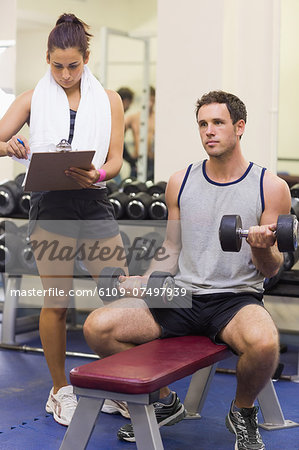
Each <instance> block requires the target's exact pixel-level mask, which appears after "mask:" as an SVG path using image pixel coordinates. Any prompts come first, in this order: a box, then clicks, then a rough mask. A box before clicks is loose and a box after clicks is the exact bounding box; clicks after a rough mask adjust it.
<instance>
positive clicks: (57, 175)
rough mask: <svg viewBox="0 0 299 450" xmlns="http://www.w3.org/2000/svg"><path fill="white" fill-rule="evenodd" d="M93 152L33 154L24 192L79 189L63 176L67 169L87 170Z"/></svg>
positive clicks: (72, 181) (71, 180) (73, 182)
mask: <svg viewBox="0 0 299 450" xmlns="http://www.w3.org/2000/svg"><path fill="white" fill-rule="evenodd" d="M94 154H95V150H83V151H61V152H34V153H33V154H32V156H31V160H30V163H29V168H28V172H27V177H26V180H25V186H24V191H27V192H35V191H58V190H59V191H60V190H74V189H81V187H80V186H79V185H78V183H76V182H75V181H74V180H73V179H71V178H70V177H67V176H66V175H65V170H66V169H68V168H69V167H80V168H81V169H87V170H88V169H89V168H90V165H91V161H92V158H93V156H94Z"/></svg>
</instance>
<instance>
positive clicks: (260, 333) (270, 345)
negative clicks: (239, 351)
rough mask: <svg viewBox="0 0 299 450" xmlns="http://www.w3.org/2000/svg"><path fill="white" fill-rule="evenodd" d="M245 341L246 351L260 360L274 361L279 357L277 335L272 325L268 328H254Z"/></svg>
mask: <svg viewBox="0 0 299 450" xmlns="http://www.w3.org/2000/svg"><path fill="white" fill-rule="evenodd" d="M252 331H253V332H252V333H251V334H250V337H249V339H248V341H247V350H248V351H250V352H251V353H252V354H253V355H256V357H260V358H261V360H263V361H265V362H267V361H269V360H273V361H275V360H276V359H277V358H278V355H279V335H278V331H277V329H276V327H275V325H274V324H273V326H269V327H266V328H264V327H261V328H259V327H256V328H255V330H252Z"/></svg>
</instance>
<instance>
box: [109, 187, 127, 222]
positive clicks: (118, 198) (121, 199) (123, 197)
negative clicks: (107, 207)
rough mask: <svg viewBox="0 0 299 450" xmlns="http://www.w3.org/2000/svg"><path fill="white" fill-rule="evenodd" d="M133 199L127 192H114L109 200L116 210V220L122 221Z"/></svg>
mask: <svg viewBox="0 0 299 450" xmlns="http://www.w3.org/2000/svg"><path fill="white" fill-rule="evenodd" d="M130 199H131V197H130V196H129V195H128V194H126V193H125V192H114V193H113V194H111V195H109V197H108V200H109V202H110V203H111V205H112V206H113V208H114V213H115V218H116V219H122V218H123V217H124V215H125V213H126V206H127V204H128V203H129V201H130Z"/></svg>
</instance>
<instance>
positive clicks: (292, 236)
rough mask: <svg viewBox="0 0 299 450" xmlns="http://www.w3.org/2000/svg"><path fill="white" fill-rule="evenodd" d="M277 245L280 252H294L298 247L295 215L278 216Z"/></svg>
mask: <svg viewBox="0 0 299 450" xmlns="http://www.w3.org/2000/svg"><path fill="white" fill-rule="evenodd" d="M276 239H277V246H278V250H279V251H280V252H294V251H295V250H296V248H297V247H298V220H297V217H296V216H295V215H292V214H282V215H280V216H278V220H277V229H276Z"/></svg>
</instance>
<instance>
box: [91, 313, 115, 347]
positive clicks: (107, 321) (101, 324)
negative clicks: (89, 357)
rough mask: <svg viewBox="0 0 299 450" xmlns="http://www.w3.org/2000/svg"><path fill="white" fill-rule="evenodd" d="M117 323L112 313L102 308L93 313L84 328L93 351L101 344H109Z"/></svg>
mask: <svg viewBox="0 0 299 450" xmlns="http://www.w3.org/2000/svg"><path fill="white" fill-rule="evenodd" d="M114 322H115V321H114V320H113V317H112V315H111V314H110V311H107V310H106V309H105V308H100V309H97V310H95V311H93V312H92V313H91V314H90V315H89V316H88V317H87V319H86V321H85V323H84V326H83V333H84V337H85V339H86V342H87V343H88V345H89V346H90V347H91V348H92V349H96V348H97V347H98V346H99V345H100V344H102V345H103V344H105V343H107V342H108V341H109V340H110V339H112V337H113V330H114V329H115V325H116V324H115V323H114Z"/></svg>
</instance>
